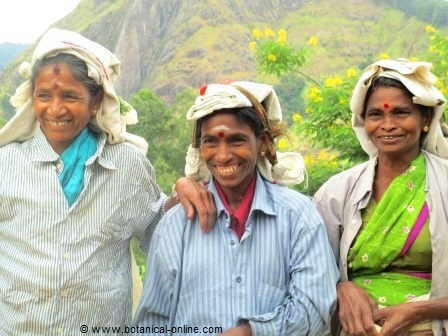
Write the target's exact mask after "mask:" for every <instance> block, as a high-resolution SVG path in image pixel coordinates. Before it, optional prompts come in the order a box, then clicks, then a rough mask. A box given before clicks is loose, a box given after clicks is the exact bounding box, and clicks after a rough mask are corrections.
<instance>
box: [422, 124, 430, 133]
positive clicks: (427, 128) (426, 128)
mask: <svg viewBox="0 0 448 336" xmlns="http://www.w3.org/2000/svg"><path fill="white" fill-rule="evenodd" d="M428 131H429V127H428V126H427V125H426V126H425V127H423V132H425V133H428Z"/></svg>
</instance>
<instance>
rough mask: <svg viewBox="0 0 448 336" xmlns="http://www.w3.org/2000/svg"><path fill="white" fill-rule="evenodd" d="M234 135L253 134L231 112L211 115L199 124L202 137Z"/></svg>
mask: <svg viewBox="0 0 448 336" xmlns="http://www.w3.org/2000/svg"><path fill="white" fill-rule="evenodd" d="M234 133H245V134H254V132H253V131H252V129H251V128H250V127H249V125H247V124H246V123H245V122H244V121H241V120H239V119H238V118H236V116H235V115H234V114H233V113H231V112H226V113H216V114H213V115H211V116H210V117H209V118H207V119H206V120H205V121H204V122H203V123H202V124H201V134H202V135H205V134H208V135H219V136H222V135H225V134H234Z"/></svg>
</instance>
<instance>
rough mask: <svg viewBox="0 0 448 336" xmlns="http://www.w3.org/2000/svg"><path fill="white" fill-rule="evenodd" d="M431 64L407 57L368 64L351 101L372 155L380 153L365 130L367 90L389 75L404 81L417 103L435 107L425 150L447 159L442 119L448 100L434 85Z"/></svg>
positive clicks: (358, 127)
mask: <svg viewBox="0 0 448 336" xmlns="http://www.w3.org/2000/svg"><path fill="white" fill-rule="evenodd" d="M431 66H432V65H431V63H427V62H411V61H408V60H404V59H398V60H382V61H378V62H375V63H373V64H372V65H370V66H368V67H367V69H366V71H365V72H364V73H363V74H362V75H361V78H360V79H359V81H358V83H357V84H356V86H355V88H354V90H353V95H352V98H351V101H350V108H351V110H352V126H353V129H354V131H355V133H356V136H357V137H358V140H359V142H360V143H361V146H362V148H363V149H364V151H365V152H366V153H367V154H369V156H370V157H373V156H376V155H377V152H378V151H377V148H376V147H375V145H374V144H373V143H372V141H370V139H369V137H368V136H367V133H366V131H365V129H364V119H363V117H362V115H363V112H364V105H365V97H366V93H367V91H368V89H369V87H370V85H371V84H372V82H373V80H374V79H375V78H377V77H388V78H392V79H395V80H398V81H399V82H401V83H402V84H403V85H404V86H405V87H406V88H407V89H408V90H409V91H410V92H411V93H412V95H413V97H412V101H413V102H414V104H419V105H424V106H430V107H433V108H434V116H433V119H432V122H431V125H430V126H429V132H428V134H427V136H426V138H425V140H424V142H423V147H422V148H423V149H425V150H427V151H428V152H431V153H433V154H435V155H437V156H440V157H442V158H445V159H446V158H448V141H447V139H446V138H445V137H444V136H443V133H442V127H441V119H442V115H443V108H444V104H445V103H446V99H445V97H444V96H443V94H442V93H441V92H440V91H439V90H438V89H437V88H436V87H435V82H436V80H437V78H436V77H435V76H434V75H433V74H432V73H431V71H430V69H431Z"/></svg>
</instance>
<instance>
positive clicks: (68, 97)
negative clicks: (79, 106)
mask: <svg viewBox="0 0 448 336" xmlns="http://www.w3.org/2000/svg"><path fill="white" fill-rule="evenodd" d="M63 97H64V99H65V100H67V101H69V102H75V101H79V100H82V97H80V96H78V95H77V94H75V93H72V92H67V93H64V96H63Z"/></svg>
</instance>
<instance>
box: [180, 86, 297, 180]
mask: <svg viewBox="0 0 448 336" xmlns="http://www.w3.org/2000/svg"><path fill="white" fill-rule="evenodd" d="M241 89H242V90H241ZM201 92H202V94H201V95H200V96H198V97H197V98H196V101H195V103H194V105H193V106H192V107H191V108H190V109H189V111H188V112H187V119H188V120H194V121H196V120H198V119H201V118H203V117H205V116H207V115H209V114H212V113H213V112H215V111H219V110H222V109H233V108H241V107H254V106H253V104H252V102H251V100H253V99H255V100H256V101H258V102H259V103H260V104H262V106H263V108H264V111H263V112H265V114H266V120H262V121H263V123H264V124H265V125H266V126H267V127H270V125H271V124H276V123H279V122H280V121H281V120H282V111H281V108H280V103H279V100H278V97H277V94H276V93H275V91H274V89H273V88H272V86H270V85H266V84H258V83H253V82H233V83H231V84H210V85H208V86H206V87H205V88H204V89H201ZM254 108H255V107H254ZM259 117H260V116H259ZM273 151H274V153H273V156H274V157H276V162H275V161H274V164H272V163H271V162H270V160H269V159H268V158H267V157H259V158H258V162H257V168H258V170H259V172H260V173H261V174H262V175H263V177H264V178H266V179H267V180H269V181H271V182H275V183H278V184H282V185H294V184H299V183H301V182H302V181H303V179H304V175H305V166H304V163H303V158H302V156H301V155H300V154H298V153H281V152H275V149H273ZM185 175H186V176H190V177H193V178H194V179H196V180H208V179H209V178H210V172H209V171H208V169H207V166H206V163H205V162H204V161H203V160H202V158H201V156H200V151H199V148H197V147H194V146H193V145H190V147H189V149H188V152H187V157H186V165H185Z"/></svg>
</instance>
